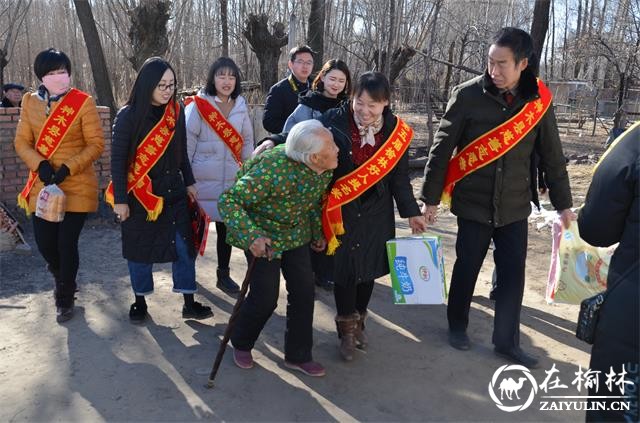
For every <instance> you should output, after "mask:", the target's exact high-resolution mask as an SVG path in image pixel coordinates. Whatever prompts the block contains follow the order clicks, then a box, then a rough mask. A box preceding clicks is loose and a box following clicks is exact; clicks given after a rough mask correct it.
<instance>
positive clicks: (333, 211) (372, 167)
mask: <svg viewBox="0 0 640 423" xmlns="http://www.w3.org/2000/svg"><path fill="white" fill-rule="evenodd" d="M397 119H398V121H397V123H396V127H395V128H394V130H393V132H392V133H391V135H390V136H389V138H388V139H387V140H386V141H385V142H384V144H382V145H381V146H380V148H379V149H378V150H377V151H376V152H375V153H374V154H373V156H371V157H370V158H369V159H368V160H367V161H366V162H364V163H363V164H362V165H360V166H359V167H358V168H356V169H355V170H353V171H352V172H351V173H349V174H347V175H345V176H343V177H341V178H339V179H338V180H337V181H336V182H335V183H334V184H333V187H332V188H331V192H330V193H329V195H328V196H327V198H326V199H325V202H324V205H323V207H322V231H323V232H324V236H325V238H326V240H327V255H333V254H335V251H336V249H337V248H338V247H339V246H340V241H339V240H338V238H337V235H343V234H344V224H343V222H342V206H344V205H345V204H347V203H350V202H351V201H353V200H355V199H356V198H358V197H360V196H361V195H362V194H364V192H365V191H366V190H368V189H369V188H371V187H372V186H374V185H375V184H376V183H378V182H379V181H380V180H382V178H384V177H385V176H386V175H387V174H388V173H389V172H391V170H393V168H394V167H395V166H396V165H397V164H398V162H399V161H400V158H401V157H402V155H403V154H404V153H405V151H407V149H408V148H409V145H410V144H411V139H412V138H413V129H411V127H410V126H409V125H407V124H406V123H405V122H404V121H403V120H402V119H400V118H397Z"/></svg>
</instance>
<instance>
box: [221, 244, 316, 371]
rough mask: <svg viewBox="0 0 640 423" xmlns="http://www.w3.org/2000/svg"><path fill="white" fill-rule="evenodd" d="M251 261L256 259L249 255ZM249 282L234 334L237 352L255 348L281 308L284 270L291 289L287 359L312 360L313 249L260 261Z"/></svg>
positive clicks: (285, 347)
mask: <svg viewBox="0 0 640 423" xmlns="http://www.w3.org/2000/svg"><path fill="white" fill-rule="evenodd" d="M245 255H246V256H247V261H248V262H249V263H251V260H253V259H254V258H253V255H252V254H251V253H250V252H249V251H246V252H245ZM255 260H256V262H255V265H254V267H253V271H252V272H251V276H250V278H249V286H250V291H249V294H248V295H247V298H246V299H245V300H244V302H243V303H242V306H241V307H240V311H239V314H238V318H237V319H238V320H237V321H236V325H235V328H234V330H233V333H232V334H231V343H232V344H233V346H234V348H237V349H238V350H241V351H249V350H251V349H252V348H253V346H254V344H255V342H256V340H257V339H258V336H259V335H260V332H262V329H263V328H264V325H265V324H266V323H267V320H269V317H271V315H272V314H273V311H274V310H275V309H276V306H277V304H278V295H279V292H280V270H282V275H283V276H284V280H285V282H286V287H287V329H286V331H285V334H284V357H285V360H287V361H289V362H291V363H305V362H307V361H311V360H312V356H311V348H312V346H313V306H314V290H315V285H314V283H313V275H312V273H311V262H310V259H309V246H308V244H305V245H303V246H301V247H298V248H295V249H293V250H288V251H285V252H283V253H282V258H281V259H274V260H271V261H269V260H267V259H266V258H256V259H255Z"/></svg>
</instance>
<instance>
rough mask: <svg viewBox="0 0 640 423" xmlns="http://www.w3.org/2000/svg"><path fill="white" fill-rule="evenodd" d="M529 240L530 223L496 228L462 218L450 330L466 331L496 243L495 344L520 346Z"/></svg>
mask: <svg viewBox="0 0 640 423" xmlns="http://www.w3.org/2000/svg"><path fill="white" fill-rule="evenodd" d="M527 236H528V223H527V220H526V219H524V220H520V221H517V222H514V223H511V224H509V225H505V226H501V227H499V228H494V227H493V226H490V225H485V224H482V223H478V222H474V221H471V220H467V219H462V218H458V237H457V240H456V262H455V264H454V265H453V272H452V275H451V287H450V289H449V304H448V306H447V318H448V320H449V330H451V331H465V330H466V329H467V326H468V325H469V308H470V307H471V298H472V296H473V291H474V288H475V286H476V280H477V279H478V273H479V272H480V267H481V266H482V262H483V260H484V258H485V256H486V255H487V250H488V248H489V244H490V243H491V239H493V242H494V245H495V250H494V253H493V259H494V261H495V266H496V275H497V278H496V279H497V289H496V292H495V299H496V305H495V318H494V323H493V344H494V345H495V346H496V347H498V348H501V349H508V348H512V347H515V346H518V345H519V344H520V309H521V307H522V294H523V292H524V268H525V261H526V259H527Z"/></svg>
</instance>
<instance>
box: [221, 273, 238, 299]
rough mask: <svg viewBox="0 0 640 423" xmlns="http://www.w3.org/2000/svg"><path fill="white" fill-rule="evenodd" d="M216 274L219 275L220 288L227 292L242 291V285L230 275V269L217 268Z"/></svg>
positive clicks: (235, 292)
mask: <svg viewBox="0 0 640 423" xmlns="http://www.w3.org/2000/svg"><path fill="white" fill-rule="evenodd" d="M216 274H217V275H218V282H217V283H216V286H217V287H218V288H220V289H221V290H222V291H224V292H226V293H227V294H237V293H238V292H240V287H239V286H238V284H237V283H235V281H234V280H233V279H231V276H229V269H220V268H218V270H216Z"/></svg>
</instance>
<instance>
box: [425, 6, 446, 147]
mask: <svg viewBox="0 0 640 423" xmlns="http://www.w3.org/2000/svg"><path fill="white" fill-rule="evenodd" d="M442 2H443V0H436V2H435V4H434V13H433V21H432V23H431V40H430V41H429V46H428V47H427V51H426V54H427V57H428V58H431V54H432V53H433V46H434V45H435V40H436V36H435V34H436V31H437V29H438V27H437V25H438V15H440V9H441V8H442ZM425 65H426V66H425V68H426V69H425V74H426V75H427V86H426V93H425V97H426V102H427V135H428V136H429V139H428V141H427V148H428V149H429V148H431V145H432V144H433V120H432V119H433V108H432V106H431V81H430V78H429V77H430V75H431V69H432V68H431V60H429V59H427V60H426V61H425Z"/></svg>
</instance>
